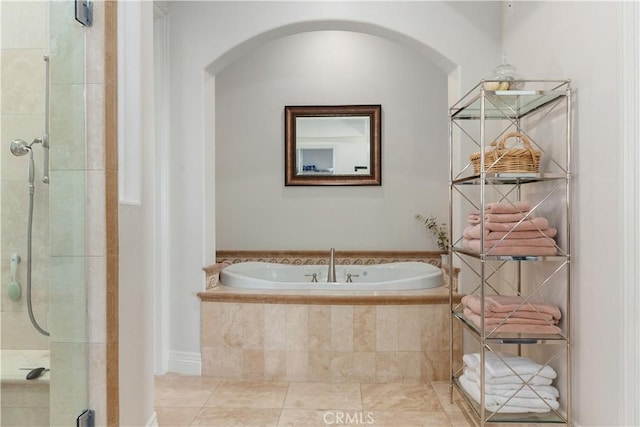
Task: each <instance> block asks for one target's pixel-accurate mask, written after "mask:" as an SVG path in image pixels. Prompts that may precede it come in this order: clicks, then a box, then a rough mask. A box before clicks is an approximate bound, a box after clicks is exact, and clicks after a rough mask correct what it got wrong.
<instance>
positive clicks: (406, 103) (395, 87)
mask: <svg viewBox="0 0 640 427" xmlns="http://www.w3.org/2000/svg"><path fill="white" fill-rule="evenodd" d="M285 43H288V44H287V45H286V47H285ZM304 43H306V45H303V44H304ZM305 46H313V47H312V48H310V50H312V51H313V54H309V55H307V52H305ZM286 49H289V50H290V52H288V51H285V52H283V50H286ZM354 49H359V50H361V51H362V52H360V51H358V52H356V51H355V50H354ZM338 50H339V51H340V52H339V53H337V54H336V53H335V51H338ZM262 51H264V52H262ZM261 52H262V53H261ZM360 53H362V55H361V57H358V55H360ZM287 55H289V56H287ZM319 56H322V60H328V61H329V62H332V61H334V62H336V64H326V63H322V62H319V63H317V64H314V65H313V66H309V65H308V64H306V63H305V61H306V60H309V61H322V60H320V59H319ZM354 57H355V58H354ZM256 58H258V59H256ZM385 58H386V59H387V61H386V62H385ZM270 60H271V62H269V61H270ZM247 61H254V62H252V63H251V64H250V65H246V66H245V69H244V71H243V69H242V68H240V67H241V65H239V64H242V63H243V62H247ZM285 62H286V64H285ZM338 62H341V64H337V63H338ZM344 63H346V65H345V64H344ZM358 63H360V64H361V65H362V69H361V70H357V71H353V72H352V73H351V74H350V72H351V70H352V69H355V68H356V67H357V65H358ZM340 65H342V66H340ZM350 65H352V67H351V68H350ZM394 66H395V69H393V70H391V69H390V68H393V67H394ZM403 67H404V68H403ZM267 68H268V70H266V69H267ZM229 69H232V71H228V70H229ZM318 69H320V70H318ZM206 70H207V76H206V85H205V86H206V88H207V89H206V93H205V105H206V106H208V108H209V109H208V111H205V117H207V120H205V138H204V140H205V143H204V144H205V147H203V152H204V153H205V157H206V158H209V159H213V158H214V157H216V156H218V159H217V164H216V167H215V168H214V169H215V171H216V172H215V173H216V176H217V177H218V181H217V182H216V177H213V179H212V180H211V181H210V182H209V184H207V183H205V185H208V186H209V188H211V189H212V190H213V191H208V190H206V191H205V192H204V194H205V195H210V194H215V195H216V196H215V197H216V198H217V201H216V199H213V200H209V202H207V203H206V207H207V208H208V207H210V208H211V209H214V210H216V211H217V213H218V217H219V218H218V224H219V225H218V232H217V233H216V232H215V227H213V224H212V231H213V233H212V234H214V235H215V236H216V240H217V241H219V243H218V244H216V249H322V248H324V247H330V246H337V247H340V248H342V249H353V250H425V249H434V248H432V247H431V246H430V245H431V242H430V240H429V239H428V237H427V236H426V235H422V234H420V232H421V228H420V227H419V225H418V224H417V223H416V222H415V221H414V219H413V216H414V214H416V213H427V214H436V215H441V216H442V218H443V219H444V218H445V216H446V213H445V207H446V204H447V196H446V171H445V165H446V163H447V162H446V161H445V159H446V156H447V135H446V130H447V124H446V109H447V99H448V91H449V89H450V87H453V89H454V90H457V79H456V77H455V75H456V70H457V68H456V67H455V65H454V64H453V62H452V61H450V60H449V59H447V58H446V57H444V56H443V55H441V54H439V53H438V52H436V51H435V50H434V49H432V48H431V47H430V46H427V45H425V44H423V43H420V42H418V41H417V40H415V39H413V38H411V37H409V36H407V35H405V34H401V33H398V32H395V31H392V30H389V29H387V28H383V27H381V26H378V25H373V24H364V23H362V22H354V21H313V22H305V23H298V24H292V25H287V26H284V27H279V28H276V29H273V30H271V31H268V32H265V33H261V34H258V35H256V36H254V37H252V38H250V39H248V40H246V41H244V42H243V43H240V44H239V45H236V46H235V47H234V48H232V49H230V50H229V51H227V52H225V53H224V54H222V55H221V56H220V57H218V58H217V59H216V60H214V61H213V62H212V63H211V64H210V65H209V66H207V67H206ZM268 73H272V76H271V77H269V76H267V77H264V76H265V75H267V74H268ZM305 73H306V74H305ZM359 73H360V74H359ZM420 73H423V74H422V75H421V74H420ZM401 74H402V75H401ZM230 75H231V77H232V78H231V79H230V77H229V76H230ZM278 76H282V77H281V78H280V77H278ZM376 77H378V78H379V79H384V80H383V81H382V83H381V84H380V80H378V83H376ZM223 78H224V79H226V80H224V81H225V82H226V83H225V84H224V85H222V86H221V85H220V84H219V83H220V81H221V79H223ZM243 78H245V79H246V81H244V82H243V81H242V79H243ZM269 78H271V79H272V80H275V79H278V80H286V79H289V80H287V81H286V82H285V81H279V82H278V84H276V85H274V86H276V88H275V89H274V88H273V87H268V88H267V89H266V90H265V86H269V85H270V83H269V82H267V83H264V82H262V83H263V86H260V87H258V85H259V84H260V82H258V83H257V81H261V80H268V79H269ZM305 79H306V80H307V81H306V82H303V80H305ZM230 80H233V83H232V84H235V86H236V88H238V91H237V93H236V95H232V96H229V95H228V93H227V91H226V90H225V89H226V85H227V84H229V81H230ZM341 80H344V82H343V81H341ZM314 84H315V85H316V86H317V90H309V87H310V86H312V85H314ZM430 85H431V86H430ZM336 86H337V87H336ZM354 86H367V87H369V88H371V90H370V91H369V92H377V93H368V92H367V89H364V90H361V91H359V90H358V89H360V88H357V89H355V90H354ZM249 88H251V90H254V91H256V92H255V102H254V101H252V99H251V94H248V93H247V91H248V90H249ZM363 92H364V93H363ZM221 97H225V99H226V102H227V104H226V105H225V106H224V107H225V108H221V105H220V99H221ZM230 98H231V99H230ZM381 99H382V101H381ZM265 100H267V101H265ZM268 101H273V102H274V103H275V105H274V104H273V103H272V104H269V102H268ZM229 102H231V105H229ZM259 103H261V107H262V108H263V110H260V111H257V112H256V111H254V110H255V108H254V107H256V105H255V104H259ZM354 103H356V104H357V103H360V104H363V103H365V104H366V103H374V104H375V103H381V104H382V105H383V162H382V164H383V176H384V177H386V178H385V179H384V180H383V186H382V188H377V189H372V188H353V187H348V188H341V189H336V188H309V187H303V188H298V189H291V188H283V183H282V179H281V177H282V175H283V167H282V165H281V163H282V154H281V153H280V151H281V150H282V146H283V144H282V135H281V128H282V117H281V114H282V108H283V107H284V105H285V104H290V105H294V104H295V105H332V104H333V105H336V104H354ZM434 103H436V104H435V105H434ZM262 104H269V105H267V106H265V105H262ZM243 105H244V106H246V107H243ZM234 114H235V118H234ZM265 115H266V116H268V118H265V117H262V116H265ZM399 115H401V116H402V117H398V116H399ZM238 116H242V118H245V119H247V118H248V119H249V121H250V122H251V126H248V127H247V128H242V129H240V128H241V127H242V118H239V117H238ZM212 118H215V120H213V119H212ZM216 123H218V125H216ZM231 123H233V124H231ZM230 126H235V129H237V132H236V134H237V133H242V134H243V136H242V137H235V138H234V136H233V132H229V130H228V128H229V127H230ZM223 128H224V130H223ZM256 128H258V129H260V130H258V129H256ZM434 129H438V131H437V132H434ZM252 131H253V132H252ZM261 132H262V135H260V133H261ZM260 137H263V138H264V141H262V142H259V139H260ZM242 138H244V140H242V142H241V143H238V142H239V140H240V139H242ZM262 143H264V144H269V145H270V147H271V149H270V150H266V151H261V150H260V149H256V148H258V147H259V148H262V147H263V146H262V145H261V144H262ZM385 144H386V145H385ZM223 146H225V147H228V148H229V147H232V148H233V150H235V151H229V150H227V151H222V150H221V147H223ZM252 146H253V147H254V149H252V148H249V147H252ZM239 147H242V148H239ZM245 147H246V148H245ZM245 149H246V151H247V158H246V159H245V160H244V161H243V160H242V158H241V155H240V154H241V152H242V151H243V150H245ZM216 152H217V153H216ZM401 153H402V154H401ZM221 155H222V156H224V159H220V156H221ZM402 155H406V158H404V159H403V158H402V157H401V156H402ZM254 159H255V161H253V160H254ZM417 159H422V160H421V161H418V160H417ZM261 161H264V162H265V163H264V164H265V165H266V166H265V167H264V168H262V167H261V165H260V163H259V162H261ZM418 162H419V163H421V166H418V165H417V163H418ZM274 164H276V165H278V166H277V168H276V169H275V170H274V169H273V168H274ZM243 168H246V171H243ZM420 168H422V170H418V169H420ZM264 169H270V173H262V172H264ZM440 169H441V170H440ZM225 170H226V171H227V173H228V174H233V176H232V177H230V178H229V180H228V181H225V182H224V183H223V182H221V180H220V179H219V178H220V173H221V171H225ZM429 171H432V172H433V173H432V174H431V175H430V174H429V173H428V172H429ZM436 172H437V173H436ZM252 175H260V179H259V180H256V179H254V177H253V176H252ZM434 175H437V176H434ZM395 178H397V179H395ZM214 189H215V190H214ZM241 193H242V194H244V195H246V196H247V198H244V197H237V195H238V194H241ZM223 195H224V197H225V198H224V199H221V197H223ZM428 200H431V201H432V203H431V204H430V202H429V201H428ZM235 205H237V206H235ZM253 206H260V208H259V209H258V210H256V211H255V212H252V207H253ZM329 206H334V207H335V209H328V208H329ZM234 207H235V208H236V209H235V210H234ZM221 209H224V213H225V215H224V216H223V217H221V215H219V214H220V210H221ZM361 209H362V210H361ZM341 211H346V212H353V213H355V215H354V216H351V217H350V218H351V220H350V221H349V220H347V219H346V218H349V217H345V216H341V215H342V214H341V213H340V212H341ZM205 216H206V218H205V221H208V220H209V219H210V218H213V217H214V212H212V211H206V213H205ZM355 217H357V219H356V218H355ZM212 221H213V219H212ZM220 224H222V225H223V226H222V227H221V226H220ZM264 224H269V225H270V227H268V228H266V229H265V227H264ZM308 224H313V226H312V227H311V226H310V225H308ZM273 228H275V229H276V230H279V231H272V232H270V230H272V229H273ZM221 234H224V236H222V241H221V242H220V240H221V236H220V235H221ZM288 235H297V236H300V239H301V240H298V241H291V238H290V237H288ZM332 235H333V236H335V237H327V236H332ZM212 255H213V253H212Z"/></svg>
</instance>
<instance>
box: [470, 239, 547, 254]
mask: <svg viewBox="0 0 640 427" xmlns="http://www.w3.org/2000/svg"><path fill="white" fill-rule="evenodd" d="M462 246H463V247H464V248H465V249H468V250H470V251H473V252H477V253H481V252H482V251H481V250H480V240H466V243H465V241H464V239H463V244H462ZM556 253H557V250H556V247H555V246H494V247H492V248H490V249H487V250H486V251H485V255H494V256H551V255H555V254H556Z"/></svg>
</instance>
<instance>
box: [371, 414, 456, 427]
mask: <svg viewBox="0 0 640 427" xmlns="http://www.w3.org/2000/svg"><path fill="white" fill-rule="evenodd" d="M369 414H371V416H370V420H371V423H369V425H370V426H375V427H377V426H381V427H451V422H450V421H449V417H447V414H445V413H444V412H424V411H370V412H369Z"/></svg>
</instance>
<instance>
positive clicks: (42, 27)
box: [0, 1, 49, 49]
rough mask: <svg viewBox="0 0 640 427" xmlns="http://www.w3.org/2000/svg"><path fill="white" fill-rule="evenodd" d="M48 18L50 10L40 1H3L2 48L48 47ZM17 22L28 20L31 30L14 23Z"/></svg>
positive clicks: (0, 25) (0, 26)
mask: <svg viewBox="0 0 640 427" xmlns="http://www.w3.org/2000/svg"><path fill="white" fill-rule="evenodd" d="M48 18H49V14H48V10H47V8H46V7H42V3H40V2H11V1H8V2H3V4H2V24H0V28H1V29H2V49H33V48H44V47H46V46H47V45H48V43H49V37H48V34H47V29H48V28H49V25H48V22H47V21H48ZM15 22H28V23H29V31H25V30H24V26H20V25H12V23H15Z"/></svg>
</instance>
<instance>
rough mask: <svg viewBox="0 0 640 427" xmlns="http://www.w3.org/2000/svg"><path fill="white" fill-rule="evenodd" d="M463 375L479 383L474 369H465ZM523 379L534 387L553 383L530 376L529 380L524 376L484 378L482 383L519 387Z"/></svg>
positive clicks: (478, 376) (543, 378)
mask: <svg viewBox="0 0 640 427" xmlns="http://www.w3.org/2000/svg"><path fill="white" fill-rule="evenodd" d="M464 373H465V375H466V376H467V378H468V379H469V380H472V381H475V382H477V383H479V382H480V373H479V372H478V371H476V370H475V369H472V368H470V367H465V371H464ZM523 378H524V379H525V380H526V383H527V384H530V385H536V386H543V385H551V383H552V382H553V380H552V379H551V378H546V377H541V376H540V375H534V376H530V377H529V378H526V376H522V378H521V377H519V376H517V375H505V376H504V377H496V378H485V380H484V383H485V384H490V385H508V386H520V385H522V384H524V383H525V382H524V381H523Z"/></svg>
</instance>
